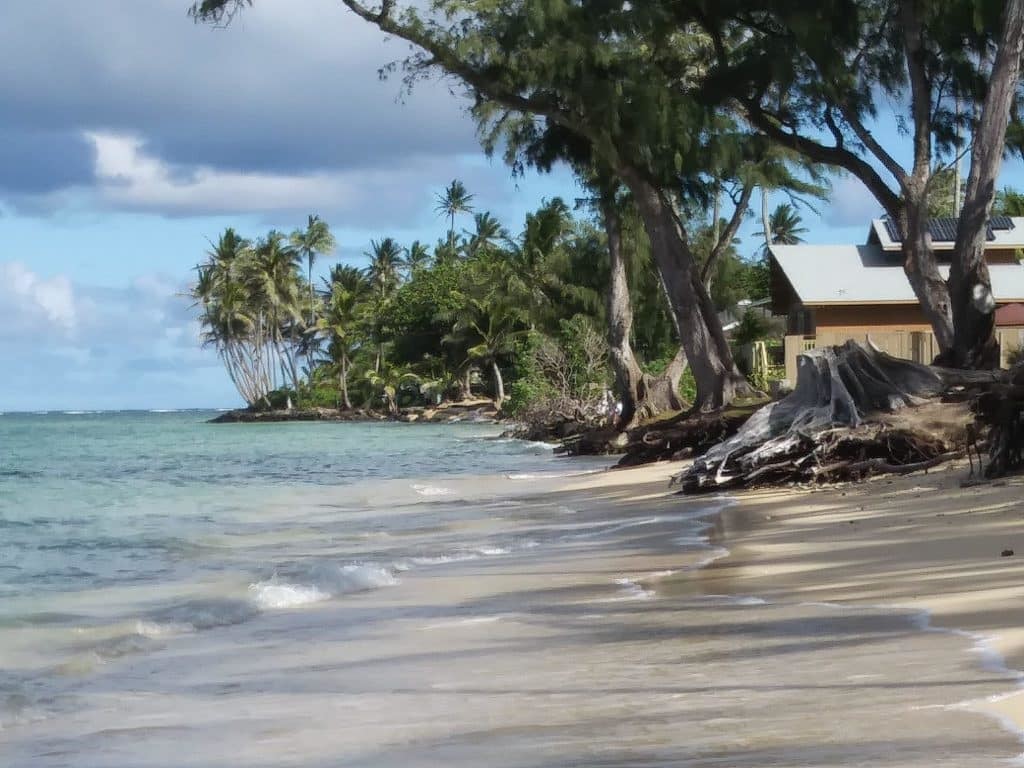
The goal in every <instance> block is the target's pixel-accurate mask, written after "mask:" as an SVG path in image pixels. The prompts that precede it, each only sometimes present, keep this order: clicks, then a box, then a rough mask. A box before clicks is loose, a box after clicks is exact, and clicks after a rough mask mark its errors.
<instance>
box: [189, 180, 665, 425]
mask: <svg viewBox="0 0 1024 768" xmlns="http://www.w3.org/2000/svg"><path fill="white" fill-rule="evenodd" d="M449 191H450V190H449ZM456 191H458V190H456ZM462 193H464V194H467V195H468V193H466V192H465V189H464V188H463V189H462ZM462 204H463V205H464V204H465V200H463V203H462ZM474 223H475V231H474V232H473V233H471V235H470V237H469V239H467V240H461V239H460V240H458V241H457V242H456V247H454V248H448V247H447V246H446V245H445V243H444V240H442V242H441V244H440V245H439V246H438V248H437V249H435V251H434V258H431V254H430V251H429V250H428V249H426V248H425V247H424V246H423V245H422V243H413V244H411V245H410V246H409V247H408V248H404V247H402V246H401V245H400V244H399V243H398V242H397V241H395V240H393V239H391V238H382V239H379V240H373V241H371V244H370V248H369V250H368V252H367V254H366V255H367V257H368V259H369V264H368V265H367V266H366V267H365V268H363V269H360V268H358V267H355V266H353V265H351V264H336V265H334V266H333V267H332V268H331V269H330V272H329V275H328V277H327V278H325V279H324V280H322V285H321V286H320V288H319V290H316V289H315V288H313V290H312V291H311V290H310V288H312V286H309V285H308V284H307V282H306V280H305V277H304V274H303V273H304V272H306V273H308V270H309V266H310V264H309V253H314V254H322V253H323V252H324V251H325V250H327V248H328V244H326V243H325V242H323V241H322V240H317V239H316V238H314V237H312V236H309V235H308V232H309V228H310V227H313V228H315V229H319V230H320V231H321V232H325V231H326V232H329V229H328V228H327V225H326V223H323V222H322V221H321V220H320V219H318V218H316V217H310V221H309V222H308V224H307V230H306V231H303V230H296V232H295V233H293V235H292V237H291V238H285V237H284V236H283V235H281V234H280V233H276V232H271V233H269V234H268V235H267V236H266V237H264V238H262V239H260V240H256V241H253V242H250V241H248V240H245V239H243V238H241V237H240V236H239V235H238V234H237V233H235V232H234V231H233V230H228V231H226V232H225V233H224V235H223V236H222V238H221V240H220V241H219V242H218V243H217V244H216V245H215V246H214V248H213V250H211V253H210V254H209V256H208V259H207V261H206V262H204V263H203V264H202V265H200V267H199V280H198V281H197V284H196V287H195V291H194V295H195V297H196V300H197V303H198V304H199V305H200V306H201V308H202V311H203V318H204V323H205V327H206V331H207V335H208V338H209V339H210V343H216V344H218V345H220V346H219V347H218V348H219V349H223V350H224V352H223V355H222V356H224V357H225V361H226V363H228V364H231V362H232V361H233V360H234V359H235V358H236V357H237V349H234V348H232V349H231V350H228V349H227V348H225V346H224V345H225V344H229V343H235V344H236V346H237V345H238V344H248V345H249V346H247V347H245V349H247V350H248V352H249V357H250V362H251V363H252V366H253V368H254V370H256V371H257V372H262V373H264V374H266V375H267V376H268V377H269V379H270V381H269V383H268V385H267V386H265V387H264V390H263V391H260V392H258V393H257V394H255V395H253V400H252V401H253V402H254V403H258V404H259V405H260V406H262V407H282V408H283V407H285V405H286V402H287V397H288V394H289V393H291V397H292V405H294V406H295V407H345V406H346V403H347V402H350V403H351V405H352V407H360V406H366V405H370V406H372V407H374V408H379V409H384V410H387V411H390V412H394V410H395V409H397V408H398V407H404V406H407V405H414V404H428V403H434V402H436V401H437V399H438V397H448V396H454V395H456V394H457V393H458V391H459V390H460V387H461V386H464V382H465V381H466V376H467V373H469V372H470V371H477V372H479V375H480V378H482V379H483V380H484V381H485V383H487V384H488V385H489V386H490V387H492V388H493V390H494V391H495V392H496V391H497V390H498V386H497V380H496V379H497V375H496V373H495V370H494V367H495V365H496V366H497V367H498V369H499V371H501V373H502V374H503V376H502V378H504V376H508V377H509V379H510V381H509V384H508V387H507V394H508V395H509V396H510V403H509V407H510V408H512V409H517V408H521V407H524V406H526V405H528V404H531V403H536V402H538V401H540V400H544V399H545V398H551V397H553V396H556V395H557V396H562V395H564V396H565V397H568V398H575V399H578V400H580V401H583V400H587V399H592V398H594V397H595V396H596V395H595V393H601V392H603V390H604V389H605V387H607V386H608V385H609V383H610V375H609V371H608V366H607V361H606V359H605V357H606V342H605V340H604V333H603V330H598V329H599V328H602V327H603V324H604V317H603V314H604V307H603V301H602V295H601V294H602V292H603V291H604V289H605V285H606V283H607V281H608V254H607V247H606V244H605V242H604V235H603V232H602V231H601V230H599V229H598V228H597V227H595V225H594V224H593V223H592V222H591V221H589V220H581V219H576V218H574V217H573V215H572V213H571V212H570V210H569V208H568V206H567V205H566V204H565V203H564V202H563V201H562V200H560V199H557V198H556V199H554V200H551V201H545V202H544V203H543V204H542V205H541V206H540V207H539V208H538V209H537V210H536V211H533V212H531V213H529V214H528V215H527V216H526V218H525V221H524V223H523V228H522V231H521V232H520V233H519V234H518V235H516V236H511V235H509V234H508V232H507V230H506V229H505V227H503V226H501V225H500V224H499V223H498V222H497V221H496V219H494V217H493V216H491V215H490V214H489V213H487V212H481V213H479V214H477V215H476V217H475V219H474ZM646 248H647V246H646V238H645V237H644V236H643V232H642V229H641V228H640V227H639V226H637V225H636V223H635V222H634V224H633V226H632V227H631V228H627V230H626V232H625V233H624V249H625V250H626V251H627V252H628V256H629V258H630V260H631V265H630V269H631V270H632V272H633V276H632V280H631V287H632V289H633V292H634V294H635V296H636V305H635V308H636V322H635V325H634V332H635V336H636V339H637V342H636V349H637V350H638V352H639V353H640V354H641V355H645V354H646V353H647V351H648V350H650V349H657V350H659V351H660V350H663V349H664V350H669V349H673V347H674V344H675V342H674V334H673V330H672V325H671V322H670V320H669V318H668V315H667V312H666V307H665V301H664V296H663V291H662V290H661V288H660V284H659V282H658V278H657V275H656V273H655V272H654V270H653V268H652V266H651V264H650V260H649V257H648V255H647V251H646ZM311 293H312V295H313V299H314V300H313V301H312V302H311V301H310V300H309V298H308V297H309V296H310V294H311ZM310 319H312V320H313V321H314V322H313V323H312V324H310V322H309V321H310ZM259 333H262V334H263V335H262V336H259ZM257 337H259V338H261V339H263V341H262V346H260V344H258V343H256V341H255V340H256V338H257ZM253 344H256V345H255V346H253ZM673 351H674V349H673ZM300 357H301V358H302V359H303V360H304V362H303V363H302V365H301V366H299V365H298V359H299V358H300ZM307 360H308V362H306V361H307ZM293 369H294V370H296V371H297V372H298V373H297V375H296V376H295V377H294V378H293V377H292V376H291V373H289V374H288V376H287V377H286V378H285V380H283V381H282V380H281V379H282V371H286V372H290V371H292V370H293ZM235 375H239V374H235ZM474 375H475V374H474ZM240 378H241V377H240ZM554 381H557V382H558V384H557V386H555V384H553V383H552V382H554ZM346 390H347V395H348V396H347V398H346ZM296 392H297V394H295V393H296ZM268 393H272V394H268Z"/></svg>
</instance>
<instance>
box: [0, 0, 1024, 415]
mask: <svg viewBox="0 0 1024 768" xmlns="http://www.w3.org/2000/svg"><path fill="white" fill-rule="evenodd" d="M188 4H189V3H188V0H145V2H140V1H139V0H90V1H89V2H82V0H37V2H32V3H14V2H7V3H2V4H0V51H3V54H2V58H3V66H2V67H0V233H2V237H0V242H2V244H3V245H2V246H0V248H2V250H0V355H2V359H3V360H5V361H6V368H7V370H6V372H5V375H4V376H3V377H2V378H0V411H17V410H30V411H31V410H61V409H63V410H73V409H74V410H79V409H120V408H161V409H162V408H191V407H234V406H237V405H240V404H241V400H240V398H239V396H238V395H237V393H236V392H235V390H234V388H233V386H232V385H231V382H230V381H229V380H228V377H227V376H226V374H225V373H224V371H223V369H222V367H221V365H220V362H219V361H218V360H217V358H216V356H215V355H214V354H213V353H212V352H211V351H210V350H204V349H202V348H201V346H200V343H199V333H198V326H197V324H196V321H195V316H194V311H193V310H192V309H191V308H190V306H189V304H190V303H189V301H188V299H187V298H186V294H187V291H188V286H189V283H190V280H191V279H192V276H193V267H194V265H195V264H196V263H197V262H198V261H200V260H201V259H202V258H203V254H204V251H205V249H206V248H207V246H208V242H207V241H208V240H210V239H215V238H216V237H217V235H218V233H219V232H221V231H222V230H223V229H224V228H225V227H226V226H234V227H236V228H237V229H238V230H240V231H241V232H243V233H245V234H251V235H258V234H260V233H263V232H265V231H266V230H267V229H270V228H278V229H282V230H284V231H290V230H292V229H294V228H295V227H297V226H300V225H302V224H303V223H304V222H305V219H306V215H307V214H309V213H318V214H319V215H321V216H322V217H323V218H324V219H326V220H327V221H328V222H329V223H330V224H331V226H332V228H333V230H334V232H335V234H336V237H337V239H338V241H339V250H338V252H337V253H336V254H335V256H334V257H333V258H332V259H331V260H330V261H325V262H324V263H322V264H321V265H320V266H319V270H320V271H322V272H326V271H327V269H328V267H329V266H330V263H332V262H333V261H337V260H344V261H349V262H352V263H355V264H363V263H365V259H364V258H363V256H362V254H363V252H364V251H365V250H366V249H367V248H368V245H369V241H370V239H371V238H375V239H376V238H380V237H382V236H392V237H395V238H397V239H398V240H399V241H400V242H404V243H408V242H411V241H412V240H414V239H421V240H425V241H427V242H435V241H436V240H437V238H438V237H439V236H441V234H442V232H443V230H444V229H445V225H444V222H443V221H441V220H440V219H439V218H438V216H437V214H436V213H435V211H434V207H435V195H436V194H437V193H438V192H439V191H441V189H443V188H444V187H445V186H446V185H447V184H448V182H449V181H451V179H453V178H459V179H461V180H462V181H463V182H464V183H465V185H466V186H467V187H468V189H469V190H470V191H471V192H472V193H473V194H474V195H475V198H474V204H475V206H476V208H477V209H478V210H489V211H491V212H492V213H493V214H494V215H495V216H496V217H497V218H499V219H500V220H502V221H503V223H504V224H505V225H506V226H507V227H508V228H509V229H510V230H512V231H513V232H514V231H517V230H518V229H520V228H521V225H522V221H523V217H524V216H525V214H526V212H527V211H529V210H532V209H533V208H535V207H536V206H537V205H538V204H539V203H540V202H541V201H542V200H543V199H550V198H552V197H555V196H562V197H564V198H566V199H567V200H572V199H574V198H575V197H577V196H578V190H577V189H576V187H575V185H574V183H573V180H572V177H571V175H570V174H569V173H568V172H566V171H564V170H560V171H555V172H554V173H552V174H549V175H543V176H542V175H538V174H528V175H526V176H524V177H521V178H513V177H512V176H511V173H510V171H509V169H508V168H507V167H505V165H504V164H503V163H502V161H501V159H500V158H494V159H489V158H487V157H485V156H484V154H483V153H482V152H481V151H480V148H479V145H478V143H477V139H476V135H475V132H474V127H473V123H472V121H471V120H470V118H469V117H468V116H467V114H466V111H465V108H466V103H465V102H464V101H463V100H462V99H461V98H460V97H459V96H458V95H456V94H455V93H454V92H453V91H454V90H455V87H454V84H453V83H451V82H446V81H436V82H423V83H419V84H418V85H417V86H416V87H415V89H414V90H413V92H412V93H411V94H407V93H404V92H403V89H402V87H401V84H400V83H399V82H398V81H397V80H381V79H380V77H379V76H378V70H379V68H380V67H381V66H383V65H385V64H388V63H389V62H392V61H395V60H398V59H401V58H403V57H404V56H405V55H406V54H407V52H408V48H407V46H405V45H403V44H401V43H400V42H398V41H394V40H386V39H385V38H384V37H383V36H382V35H381V34H380V33H379V32H377V31H376V30H374V29H373V28H372V27H371V26H369V25H367V24H365V23H363V22H362V21H361V20H359V19H357V18H355V17H354V16H352V15H351V14H349V13H348V12H347V11H346V10H345V9H344V8H343V7H342V5H341V4H340V3H338V2H336V0H260V2H257V3H256V5H255V7H254V8H253V9H251V10H248V11H246V12H245V13H244V14H243V15H242V16H240V17H239V18H238V19H236V20H235V22H234V23H233V24H232V25H231V26H230V27H229V28H227V29H213V28H210V27H206V26H196V25H194V24H193V23H192V21H191V20H190V19H188V18H187V16H186V14H185V10H186V7H187V5H188ZM877 130H878V132H879V135H880V136H882V137H883V139H888V140H889V141H890V143H894V144H896V145H901V142H903V139H902V138H900V137H898V136H896V135H895V134H894V133H893V131H894V130H895V129H893V128H891V127H889V126H887V125H886V124H885V121H880V123H879V126H878V127H877ZM887 132H888V133H887ZM904 143H905V142H904ZM1004 177H1005V181H1006V182H1007V183H1014V184H1015V185H1016V186H1024V183H1022V181H1024V173H1022V171H1021V168H1020V164H1019V163H1011V164H1010V165H1009V166H1008V168H1007V170H1006V172H1005V173H1004ZM779 202H784V199H783V198H782V197H781V196H775V197H773V198H772V200H771V205H772V206H773V207H774V205H775V204H777V203H779ZM878 213H879V208H878V206H877V205H876V204H875V203H874V201H873V200H872V198H871V197H870V196H869V195H868V194H867V193H866V192H865V190H864V189H863V188H862V187H861V185H860V184H859V183H858V182H856V181H854V180H852V179H849V178H839V179H836V180H835V181H834V188H833V194H832V198H831V202H830V204H828V205H823V206H819V210H818V212H813V211H803V212H802V215H803V217H804V223H805V226H806V227H807V228H808V230H809V231H808V233H807V235H806V239H807V240H808V241H809V242H851V241H860V240H862V239H863V237H864V235H865V233H866V231H867V224H868V220H869V219H870V218H871V217H872V216H874V215H878ZM759 228H760V225H759V223H758V220H757V218H756V217H753V216H752V217H751V218H750V219H749V220H748V221H747V222H746V223H745V225H744V227H743V229H742V230H741V235H740V236H741V242H742V243H743V245H741V252H744V251H746V250H749V251H751V252H752V251H753V250H754V247H755V246H754V245H753V244H754V243H755V241H756V239H755V238H754V237H753V236H752V235H753V232H755V231H756V230H758V229H759Z"/></svg>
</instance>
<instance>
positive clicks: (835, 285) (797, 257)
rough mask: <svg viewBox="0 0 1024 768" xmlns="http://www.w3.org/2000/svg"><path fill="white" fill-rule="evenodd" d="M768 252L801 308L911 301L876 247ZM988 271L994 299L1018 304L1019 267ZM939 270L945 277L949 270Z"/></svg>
mask: <svg viewBox="0 0 1024 768" xmlns="http://www.w3.org/2000/svg"><path fill="white" fill-rule="evenodd" d="M771 253H772V256H773V257H774V259H775V262H776V263H777V264H778V265H779V267H780V268H781V269H782V271H783V272H784V273H785V275H786V278H787V279H788V280H789V282H790V284H791V285H792V286H793V289H794V290H795V291H796V294H797V296H799V297H800V301H802V302H803V303H804V304H805V305H808V306H814V305H819V304H916V303H917V298H916V297H915V296H914V292H913V290H912V289H911V288H910V283H909V282H908V281H907V276H906V275H905V274H904V272H903V267H902V266H901V265H900V264H899V263H898V262H897V261H895V260H894V259H893V258H892V255H891V254H887V253H885V252H884V251H883V249H882V248H880V247H879V246H877V245H773V246H772V247H771ZM988 270H989V274H990V275H991V277H992V293H993V294H995V298H996V301H1000V302H1006V301H1024V266H1021V265H1020V264H991V265H989V268H988ZM939 272H941V273H942V276H943V277H948V276H949V266H948V265H945V264H940V265H939Z"/></svg>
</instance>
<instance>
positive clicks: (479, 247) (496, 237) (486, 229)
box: [466, 211, 509, 257]
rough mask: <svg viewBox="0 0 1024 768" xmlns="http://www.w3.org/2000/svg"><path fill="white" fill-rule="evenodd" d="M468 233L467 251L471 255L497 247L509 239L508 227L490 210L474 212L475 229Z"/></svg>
mask: <svg viewBox="0 0 1024 768" xmlns="http://www.w3.org/2000/svg"><path fill="white" fill-rule="evenodd" d="M466 234H467V235H469V242H468V247H467V251H468V255H469V256H470V257H473V256H475V255H476V254H478V253H480V252H481V251H489V250H492V249H494V248H497V247H498V245H499V244H500V243H502V242H507V241H508V239H509V236H508V232H507V231H506V229H505V228H504V227H503V226H501V222H499V221H498V220H497V219H496V218H494V217H493V216H492V215H491V214H490V212H489V211H485V212H484V213H477V214H474V215H473V231H472V232H466Z"/></svg>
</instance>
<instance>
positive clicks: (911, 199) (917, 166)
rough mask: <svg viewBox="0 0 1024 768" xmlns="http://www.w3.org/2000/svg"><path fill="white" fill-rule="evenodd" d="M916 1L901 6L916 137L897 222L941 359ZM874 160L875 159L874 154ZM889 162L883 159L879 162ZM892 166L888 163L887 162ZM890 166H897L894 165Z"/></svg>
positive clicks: (941, 302) (923, 48)
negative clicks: (929, 211)
mask: <svg viewBox="0 0 1024 768" xmlns="http://www.w3.org/2000/svg"><path fill="white" fill-rule="evenodd" d="M920 12H921V8H920V3H919V2H918V1H917V0H901V3H900V25H901V27H902V33H903V48H904V52H905V54H906V55H905V60H906V67H907V80H908V82H909V85H910V112H911V115H912V117H913V121H914V122H913V124H914V131H913V137H912V143H911V147H912V150H913V166H912V170H911V173H910V174H909V175H907V174H906V173H905V172H903V171H902V169H900V168H898V167H894V168H891V169H890V171H896V172H895V173H894V175H895V176H896V177H897V179H898V180H899V182H900V192H901V195H902V206H900V207H898V210H897V211H891V210H890V208H889V207H886V210H887V212H889V213H890V215H892V213H894V212H895V213H898V218H897V221H898V222H899V224H900V227H901V229H902V230H903V271H904V273H905V274H906V276H907V280H909V281H910V287H911V288H912V289H913V291H914V295H915V296H916V297H917V300H918V302H919V303H920V304H921V309H922V311H923V312H924V315H925V317H926V318H927V319H928V322H929V323H930V324H931V326H932V331H933V332H934V333H935V340H936V341H937V342H938V344H939V349H940V354H942V353H945V352H946V350H948V349H949V348H950V347H951V346H952V344H953V316H952V314H951V312H950V306H949V304H950V302H949V289H948V288H947V286H946V281H945V280H943V279H942V275H940V274H939V268H938V266H937V265H936V263H935V253H934V252H933V251H932V244H931V236H930V235H929V234H928V182H929V180H930V178H931V172H932V113H933V98H934V93H933V87H934V86H933V83H932V80H931V77H930V75H929V64H928V61H929V57H930V55H931V54H930V52H929V51H928V48H927V45H926V42H925V34H926V33H925V23H924V21H923V20H922V18H921V13H920ZM875 154H876V156H877V155H878V153H877V152H876V153H875ZM883 157H887V156H883ZM887 159H889V160H891V158H887ZM892 165H894V166H895V165H896V163H895V161H893V162H892Z"/></svg>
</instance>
